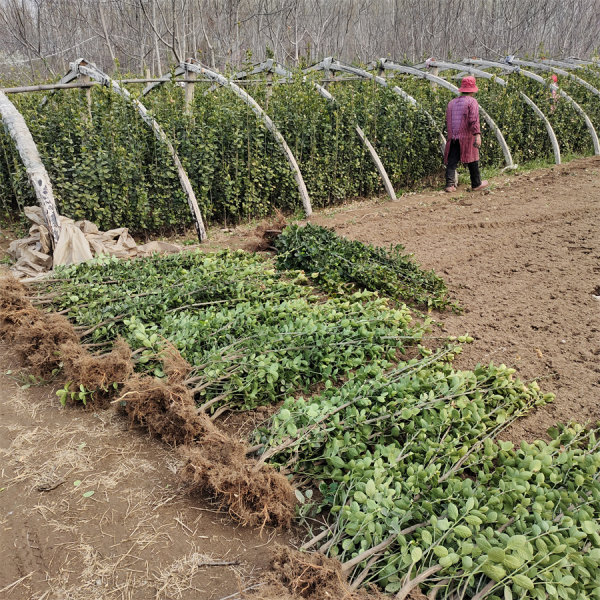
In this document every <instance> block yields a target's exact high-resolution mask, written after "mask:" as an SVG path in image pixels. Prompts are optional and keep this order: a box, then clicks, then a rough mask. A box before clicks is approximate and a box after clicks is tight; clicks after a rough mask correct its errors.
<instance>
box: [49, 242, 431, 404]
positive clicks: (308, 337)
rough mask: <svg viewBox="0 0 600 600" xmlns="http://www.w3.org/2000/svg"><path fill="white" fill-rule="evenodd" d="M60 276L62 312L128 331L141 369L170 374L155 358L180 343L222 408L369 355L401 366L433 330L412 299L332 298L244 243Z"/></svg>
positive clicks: (94, 264)
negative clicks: (419, 321)
mask: <svg viewBox="0 0 600 600" xmlns="http://www.w3.org/2000/svg"><path fill="white" fill-rule="evenodd" d="M57 277H58V278H59V279H58V281H57V282H56V284H55V285H56V290H57V292H60V296H59V298H58V299H56V300H55V301H53V308H55V309H57V310H64V311H66V313H67V316H68V317H69V318H70V319H71V320H73V321H74V323H75V324H76V325H79V326H82V328H83V329H85V330H86V331H89V333H88V334H87V336H88V337H89V339H90V341H92V342H94V343H108V342H111V341H113V340H114V339H116V337H117V336H119V335H120V336H122V337H124V338H125V339H126V340H127V341H128V342H129V344H130V345H131V347H132V348H133V349H134V350H139V354H140V358H139V362H138V368H139V369H142V370H146V371H150V372H153V373H154V374H155V375H157V376H162V375H163V373H162V370H161V368H160V366H159V364H158V361H157V358H156V357H157V354H158V353H160V350H161V348H162V347H163V345H164V339H168V340H170V341H171V342H172V343H173V344H174V345H175V346H176V347H177V348H178V349H179V351H180V352H181V354H182V355H183V357H184V358H185V359H187V360H188V362H190V364H191V365H192V366H193V367H194V369H195V371H196V372H197V377H198V380H199V381H201V383H199V384H198V386H197V392H198V394H197V399H198V401H199V402H207V401H214V403H215V404H214V406H215V407H216V406H219V405H220V404H223V403H226V404H229V405H230V406H237V407H250V406H255V405H256V404H265V403H270V402H274V401H276V400H277V399H278V398H280V397H282V396H284V395H285V394H287V393H290V392H291V391H292V390H296V389H301V390H307V389H309V387H310V386H311V385H312V384H314V383H318V382H321V381H323V380H326V379H334V380H335V379H338V378H341V377H344V376H345V375H346V374H347V373H348V372H349V371H351V370H353V369H356V368H358V367H360V366H361V365H362V364H363V363H364V362H365V361H374V362H377V363H381V364H384V365H387V364H391V362H390V361H393V360H395V357H396V353H397V352H402V351H403V349H404V348H405V346H406V344H409V343H411V342H412V343H414V342H416V341H418V340H420V339H421V337H422V335H423V327H422V326H414V327H413V326H411V317H410V313H409V311H408V309H406V308H405V307H403V308H400V309H393V308H391V307H389V306H388V303H387V301H386V300H385V299H382V298H378V297H376V295H375V294H373V293H371V292H357V293H354V294H352V295H348V296H347V297H344V298H333V299H330V300H323V299H322V298H320V297H318V296H315V295H314V294H313V293H312V291H311V288H310V287H309V286H307V285H306V283H307V279H306V277H305V276H304V275H303V274H302V273H298V272H292V273H290V274H289V277H293V278H294V279H293V280H290V279H288V275H284V274H279V273H277V272H276V271H275V270H274V269H273V268H272V264H271V263H270V262H268V261H265V260H264V259H261V258H259V257H256V256H254V255H250V254H247V253H244V252H241V251H240V252H220V253H218V254H214V255H210V254H209V255H207V254H204V253H200V252H192V253H182V254H179V255H173V256H169V257H164V256H156V257H153V258H149V259H139V260H134V261H120V260H117V259H108V258H100V259H97V260H94V261H90V262H88V263H84V264H81V265H77V266H73V267H68V268H65V269H60V270H59V271H58V272H57ZM115 282H118V283H119V284H118V285H115Z"/></svg>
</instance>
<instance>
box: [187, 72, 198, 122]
mask: <svg viewBox="0 0 600 600" xmlns="http://www.w3.org/2000/svg"><path fill="white" fill-rule="evenodd" d="M197 77H198V74H197V73H194V71H188V72H187V73H186V79H187V82H186V83H185V84H184V85H185V94H184V96H185V108H184V113H185V114H186V115H188V116H190V115H192V114H193V112H194V80H195V79H196V78H197Z"/></svg>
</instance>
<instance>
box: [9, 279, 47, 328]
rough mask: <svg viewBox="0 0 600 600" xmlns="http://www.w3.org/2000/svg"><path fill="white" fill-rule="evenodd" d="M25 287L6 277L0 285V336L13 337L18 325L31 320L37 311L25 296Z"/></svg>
mask: <svg viewBox="0 0 600 600" xmlns="http://www.w3.org/2000/svg"><path fill="white" fill-rule="evenodd" d="M26 294H27V289H26V288H25V286H24V285H23V284H22V283H21V282H19V281H17V280H16V279H14V278H13V277H6V278H5V279H3V280H2V284H1V286H0V336H2V337H4V336H7V337H9V338H11V339H12V338H13V336H14V334H15V332H16V330H17V329H18V327H19V326H20V325H21V324H22V323H23V322H25V321H27V320H31V319H32V317H33V315H34V314H36V313H37V312H38V311H37V309H35V308H33V306H32V305H31V302H29V300H28V299H27V298H26Z"/></svg>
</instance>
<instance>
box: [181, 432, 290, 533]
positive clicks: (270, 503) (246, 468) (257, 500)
mask: <svg viewBox="0 0 600 600" xmlns="http://www.w3.org/2000/svg"><path fill="white" fill-rule="evenodd" d="M185 456H186V457H187V463H186V465H185V466H184V467H183V469H182V471H181V472H180V475H181V478H182V480H183V481H184V482H185V483H187V484H189V485H190V487H191V488H192V490H193V491H198V492H205V493H208V494H210V495H212V496H214V497H216V498H217V499H218V500H219V501H220V502H221V503H222V504H223V505H226V506H227V507H228V508H229V512H230V513H231V515H232V516H234V517H235V518H237V519H238V520H239V521H241V522H242V523H244V524H248V525H260V526H261V527H262V526H264V525H273V526H276V527H289V526H290V524H291V521H292V517H293V515H294V506H295V503H296V500H295V495H294V490H293V489H292V486H291V485H290V483H289V481H288V480H287V479H286V478H285V477H284V476H283V475H281V473H278V472H277V471H276V470H275V469H273V467H271V466H270V465H261V467H260V469H259V470H256V471H255V470H253V467H254V466H255V465H256V462H255V461H254V460H252V459H248V458H246V447H245V445H244V444H242V443H241V442H237V441H235V440H232V439H230V438H227V437H225V436H224V435H223V434H220V433H219V434H218V435H217V436H215V435H213V434H211V435H208V436H206V437H204V438H203V439H202V442H201V444H200V445H199V446H198V447H196V448H190V449H186V451H185Z"/></svg>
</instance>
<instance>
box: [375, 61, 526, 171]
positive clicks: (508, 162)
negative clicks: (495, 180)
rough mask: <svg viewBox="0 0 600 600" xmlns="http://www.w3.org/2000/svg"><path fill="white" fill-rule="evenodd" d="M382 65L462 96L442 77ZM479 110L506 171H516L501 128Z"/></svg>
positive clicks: (397, 66) (413, 68)
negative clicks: (500, 153) (498, 146)
mask: <svg viewBox="0 0 600 600" xmlns="http://www.w3.org/2000/svg"><path fill="white" fill-rule="evenodd" d="M380 65H381V66H382V67H383V68H384V69H389V70H392V71H397V72H399V73H406V74H407V75H414V76H416V77H420V78H421V79H427V80H428V81H431V82H433V83H437V84H438V85H439V86H440V87H443V88H446V89H447V90H450V91H451V92H452V93H454V94H457V95H458V94H460V92H459V91H458V88H457V87H456V86H455V85H453V84H452V83H450V82H449V81H446V80H445V79H442V78H441V77H437V76H436V75H431V73H425V72H424V71H420V70H419V69H417V68H415V67H406V66H403V65H397V64H396V63H393V62H391V61H388V60H386V59H385V58H382V59H381V60H380ZM479 110H480V112H481V114H482V115H483V118H484V119H485V121H486V122H487V124H488V125H489V126H490V128H491V130H492V131H493V132H494V134H495V136H496V139H497V140H498V144H500V148H501V149H502V153H503V154H504V162H505V163H506V167H505V168H506V169H514V168H515V167H516V165H515V164H514V162H513V159H512V154H511V152H510V148H509V147H508V144H507V143H506V140H505V139H504V136H503V135H502V131H500V128H499V127H498V125H496V123H495V121H494V120H493V119H492V117H490V115H489V114H488V113H487V112H486V111H485V110H484V109H483V108H482V107H481V106H480V107H479Z"/></svg>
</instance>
